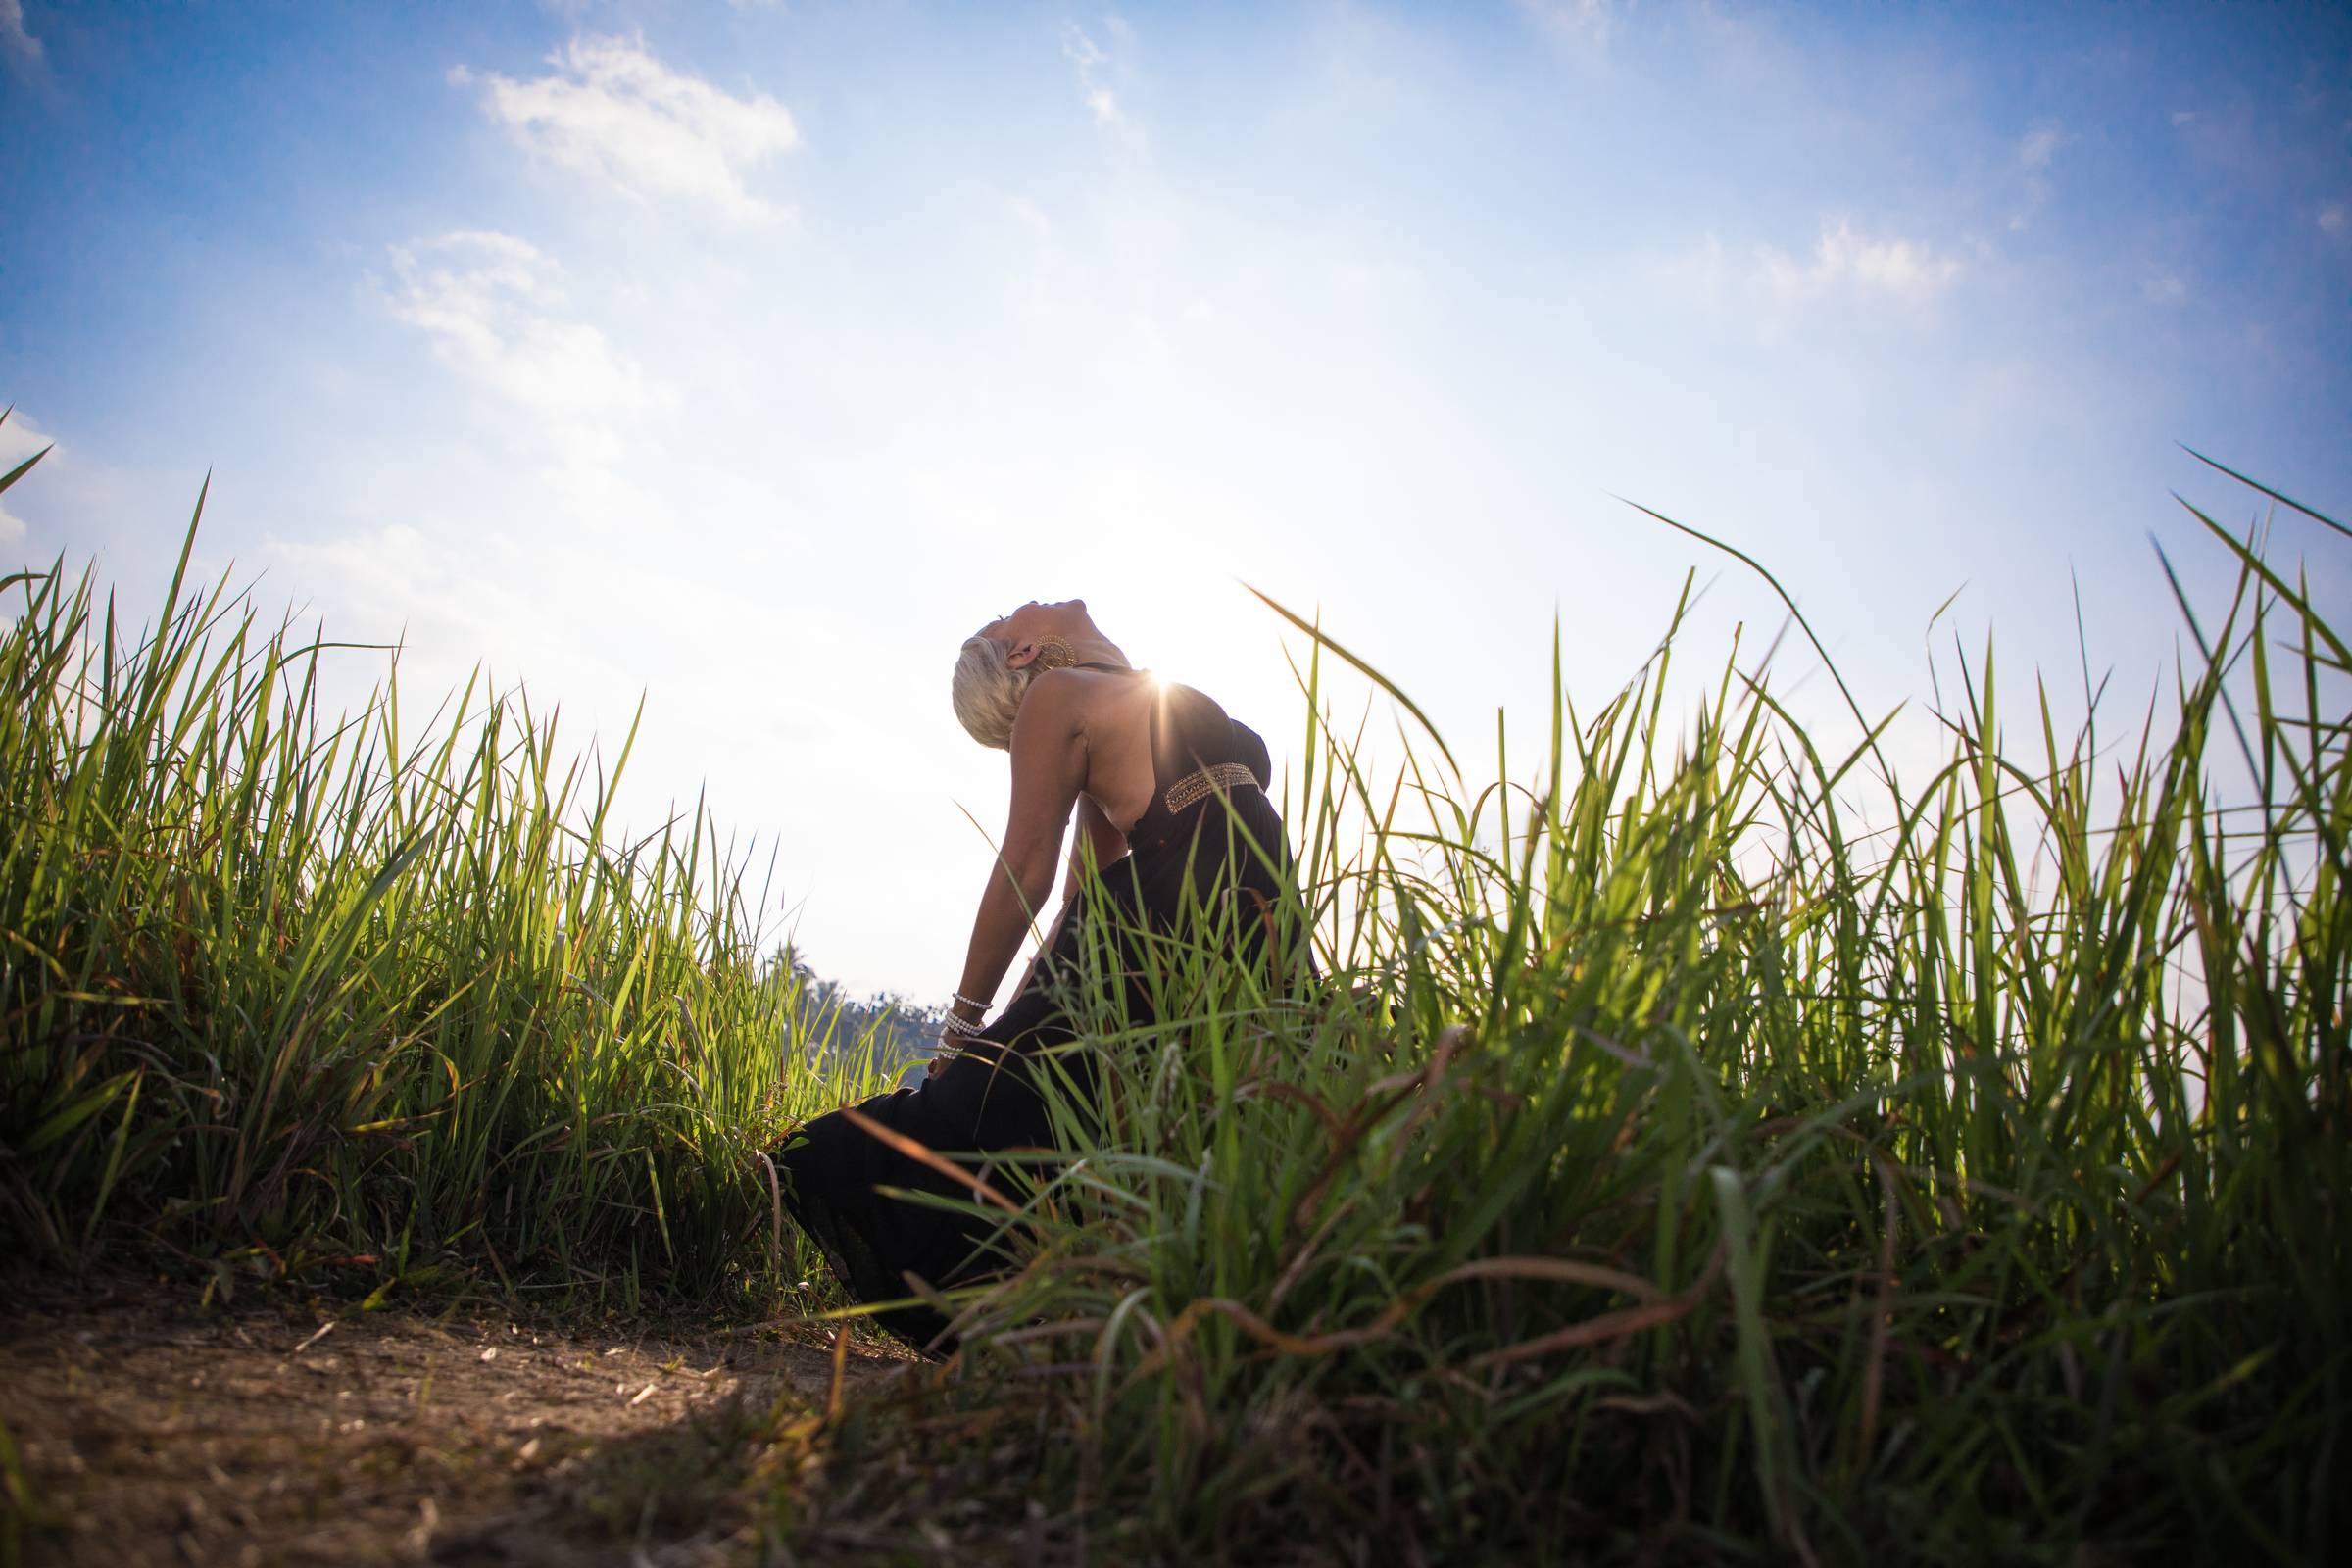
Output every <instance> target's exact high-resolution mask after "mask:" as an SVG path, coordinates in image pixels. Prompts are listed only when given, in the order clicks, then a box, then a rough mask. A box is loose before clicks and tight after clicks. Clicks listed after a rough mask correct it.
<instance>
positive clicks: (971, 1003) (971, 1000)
mask: <svg viewBox="0 0 2352 1568" xmlns="http://www.w3.org/2000/svg"><path fill="white" fill-rule="evenodd" d="M953 995H954V996H955V998H956V1001H957V1002H960V1003H962V1004H963V1005H965V1006H967V1007H978V1008H979V1009H980V1010H981V1011H982V1012H986V1011H987V1010H988V1004H987V1003H985V1002H982V1001H981V1000H980V999H979V998H978V997H967V996H965V995H964V994H963V993H962V992H960V991H957V992H955V993H953Z"/></svg>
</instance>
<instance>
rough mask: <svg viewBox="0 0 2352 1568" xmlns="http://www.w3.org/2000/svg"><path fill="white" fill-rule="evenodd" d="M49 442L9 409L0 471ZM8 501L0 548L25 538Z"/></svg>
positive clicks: (2, 427)
mask: <svg viewBox="0 0 2352 1568" xmlns="http://www.w3.org/2000/svg"><path fill="white" fill-rule="evenodd" d="M4 3H5V0H0V4H4ZM52 445H54V443H53V442H52V441H51V440H50V437H49V435H48V433H47V432H46V431H44V430H42V429H41V428H40V427H39V426H38V425H36V424H34V423H33V422H32V421H31V420H29V419H27V418H25V416H24V415H22V414H18V413H14V412H12V413H11V414H10V415H9V417H8V422H7V423H5V424H0V474H4V473H7V472H9V471H10V470H11V469H13V468H15V467H16V466H17V465H18V464H20V463H23V462H24V461H25V459H26V458H29V457H31V456H32V455H33V454H34V453H36V452H38V451H40V450H41V449H42V448H43V447H48V446H52ZM59 456H60V454H58V453H57V452H54V451H52V452H51V453H50V454H49V455H48V456H47V457H46V458H43V459H42V460H41V466H40V467H36V468H34V469H33V470H32V472H30V473H28V474H26V475H25V477H24V478H22V479H19V480H18V481H17V483H18V484H19V485H20V486H22V485H29V484H36V483H38V482H39V480H40V475H41V468H52V469H54V466H55V465H56V463H57V460H58V457H59ZM24 493H25V492H24V491H23V490H22V489H18V490H13V491H11V492H9V494H13V495H23V494H24ZM7 503H8V496H7V495H0V550H14V549H16V548H17V546H19V545H21V544H23V543H24V542H25V519H24V518H22V517H20V516H18V515H15V514H14V513H12V512H10V511H9V510H8V505H7Z"/></svg>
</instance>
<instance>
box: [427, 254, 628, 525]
mask: <svg viewBox="0 0 2352 1568" xmlns="http://www.w3.org/2000/svg"><path fill="white" fill-rule="evenodd" d="M391 260H392V270H393V285H392V287H390V288H389V289H388V290H387V291H386V298H387V303H388V304H389V306H390V309H391V312H392V315H393V316H394V317H395V318H396V319H399V320H402V321H405V322H406V323H408V324H409V325H411V326H413V327H416V328H417V330H418V331H420V332H422V333H423V334H424V335H425V336H426V338H427V339H429V340H430V341H431V343H432V346H433V353H434V355H435V357H436V358H438V359H439V360H440V361H441V363H442V364H444V365H446V366H448V367H449V368H451V369H453V370H455V371H457V372H458V373H459V374H460V375H462V376H464V377H465V378H466V380H468V381H470V382H472V383H474V384H475V385H476V386H479V387H482V388H484V389H485V390H487V391H489V392H491V393H493V394H495V395H496V396H498V397H500V398H503V399H504V400H506V401H507V402H509V403H511V404H513V405H515V407H517V408H519V409H521V410H523V411H524V412H525V413H527V414H528V415H530V416H531V417H532V419H533V421H534V424H535V427H536V430H537V433H538V434H539V436H540V437H541V438H543V439H544V441H545V442H546V443H547V445H548V446H549V447H551V448H552V449H553V454H554V457H555V459H556V464H557V472H558V473H559V474H562V475H564V476H565V480H566V483H567V485H572V486H580V485H584V486H586V487H587V489H588V491H596V492H601V491H605V490H609V489H610V488H611V486H610V485H609V484H608V483H607V482H606V481H607V479H608V478H610V477H612V475H611V470H612V468H613V465H614V464H615V462H616V461H617V458H618V455H619V451H620V448H621V446H622V445H623V443H624V441H625V440H626V438H627V435H628V432H629V429H630V427H631V426H632V425H633V424H634V423H635V422H636V421H638V420H639V419H641V418H643V417H645V416H646V415H648V414H651V413H654V412H655V411H657V410H660V409H662V408H663V407H665V406H666V405H667V404H668V403H669V402H670V401H671V397H672V393H671V391H670V389H669V388H668V387H666V386H664V385H663V384H662V383H661V382H660V381H658V380H656V379H655V378H654V377H652V376H651V375H649V374H647V373H646V370H645V368H643V367H642V366H640V365H639V364H638V363H637V362H636V361H635V360H633V359H631V358H629V357H628V356H627V355H625V354H623V353H621V352H620V351H619V350H618V349H616V348H614V347H613V344H612V342H611V341H610V340H609V339H608V338H607V337H606V336H605V334H604V332H603V331H602V330H600V329H599V328H598V327H597V326H595V325H594V324H593V323H591V322H588V321H584V320H581V319H577V318H576V317H574V316H572V315H570V314H569V305H568V301H567V300H566V299H565V297H564V291H563V288H562V286H561V283H560V281H559V279H560V270H559V269H558V268H557V266H556V264H555V263H554V262H553V261H551V260H550V259H548V258H547V257H546V256H544V255H542V254H541V253H540V252H539V251H538V250H537V249H536V248H535V247H534V246H532V245H531V244H530V243H529V242H528V241H525V240H521V239H517V238H515V236H514V235H512V234H500V233H491V232H481V231H464V232H459V233H454V234H444V235H442V236H441V237H439V238H438V239H430V240H421V241H417V242H416V243H414V244H410V245H403V246H397V247H395V248H394V249H393V251H392V257H391ZM575 499H577V500H579V501H581V502H582V503H584V504H585V503H588V502H592V501H593V500H594V499H595V497H594V496H593V495H590V494H587V493H585V492H583V493H581V494H579V495H577V496H576V497H575ZM590 510H592V511H593V510H594V509H593V508H591V509H590Z"/></svg>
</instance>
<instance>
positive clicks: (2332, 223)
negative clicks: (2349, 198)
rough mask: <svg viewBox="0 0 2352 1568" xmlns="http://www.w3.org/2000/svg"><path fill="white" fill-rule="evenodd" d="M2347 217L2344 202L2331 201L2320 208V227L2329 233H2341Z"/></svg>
mask: <svg viewBox="0 0 2352 1568" xmlns="http://www.w3.org/2000/svg"><path fill="white" fill-rule="evenodd" d="M2346 221H2347V218H2346V215H2345V212H2344V204H2343V203H2342V202H2329V203H2328V204H2327V206H2325V207H2323V208H2321V209H2320V227H2321V228H2322V229H2323V230H2324V231H2326V232H2327V233H2329V234H2341V233H2342V232H2343V231H2344V225H2345V223H2346Z"/></svg>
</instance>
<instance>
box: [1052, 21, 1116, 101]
mask: <svg viewBox="0 0 2352 1568" xmlns="http://www.w3.org/2000/svg"><path fill="white" fill-rule="evenodd" d="M1111 26H1112V28H1113V29H1114V30H1118V29H1120V27H1121V24H1120V23H1119V22H1118V21H1117V19H1116V18H1113V19H1112V21H1111ZM1061 53H1062V56H1063V58H1065V59H1066V60H1068V61H1069V63H1070V64H1071V65H1073V66H1075V67H1077V68H1078V96H1079V97H1080V98H1082V99H1084V100H1085V101H1086V107H1087V108H1088V109H1090V110H1092V111H1093V112H1094V116H1095V123H1096V124H1098V125H1115V124H1118V123H1120V115H1119V98H1118V94H1116V93H1114V92H1112V91H1111V90H1110V88H1109V87H1108V86H1106V85H1104V84H1103V77H1104V76H1105V75H1107V74H1108V73H1109V72H1110V69H1111V65H1112V61H1111V58H1110V56H1109V54H1108V53H1106V52H1105V51H1104V50H1103V46H1102V45H1101V44H1099V43H1097V42H1095V40H1094V39H1093V38H1091V37H1089V36H1087V34H1086V33H1085V31H1084V30H1083V29H1081V28H1078V27H1071V28H1069V29H1067V30H1066V31H1064V32H1063V34H1062V37H1061Z"/></svg>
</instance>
